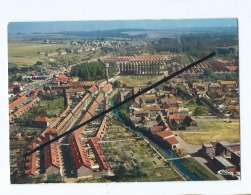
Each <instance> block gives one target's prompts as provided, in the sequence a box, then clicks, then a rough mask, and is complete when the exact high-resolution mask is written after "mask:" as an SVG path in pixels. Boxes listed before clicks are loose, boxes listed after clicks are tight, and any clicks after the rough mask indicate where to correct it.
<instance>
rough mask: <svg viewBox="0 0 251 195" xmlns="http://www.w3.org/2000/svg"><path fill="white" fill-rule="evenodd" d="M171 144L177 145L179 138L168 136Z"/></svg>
mask: <svg viewBox="0 0 251 195" xmlns="http://www.w3.org/2000/svg"><path fill="white" fill-rule="evenodd" d="M165 140H166V141H167V142H168V143H169V144H171V145H175V144H178V143H179V142H178V140H177V139H176V138H175V137H170V138H167V139H165Z"/></svg>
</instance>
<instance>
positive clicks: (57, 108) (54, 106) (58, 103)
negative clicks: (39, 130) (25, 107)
mask: <svg viewBox="0 0 251 195" xmlns="http://www.w3.org/2000/svg"><path fill="white" fill-rule="evenodd" d="M39 106H40V107H43V108H45V109H46V111H47V114H49V115H57V116H58V115H60V114H61V112H63V110H64V97H59V98H57V99H54V100H41V101H40V103H39Z"/></svg>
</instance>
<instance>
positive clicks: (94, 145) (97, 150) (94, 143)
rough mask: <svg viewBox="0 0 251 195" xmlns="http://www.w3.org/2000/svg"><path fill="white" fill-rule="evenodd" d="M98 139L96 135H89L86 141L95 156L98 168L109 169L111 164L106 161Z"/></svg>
mask: <svg viewBox="0 0 251 195" xmlns="http://www.w3.org/2000/svg"><path fill="white" fill-rule="evenodd" d="M98 141H99V139H98V138H97V137H91V138H89V139H88V142H89V144H90V146H91V149H92V151H93V153H94V155H95V158H96V160H97V162H98V164H99V167H100V170H101V171H103V170H111V166H110V164H109V163H108V161H107V159H106V156H105V154H104V151H103V150H102V148H101V146H100V145H99V143H98Z"/></svg>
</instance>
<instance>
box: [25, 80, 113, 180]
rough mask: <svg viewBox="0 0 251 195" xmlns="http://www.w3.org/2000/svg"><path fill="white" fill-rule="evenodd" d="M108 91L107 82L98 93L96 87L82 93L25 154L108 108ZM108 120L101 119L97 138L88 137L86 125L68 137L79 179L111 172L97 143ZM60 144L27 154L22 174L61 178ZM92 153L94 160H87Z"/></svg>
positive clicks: (55, 143)
mask: <svg viewBox="0 0 251 195" xmlns="http://www.w3.org/2000/svg"><path fill="white" fill-rule="evenodd" d="M111 91H112V85H111V84H110V83H108V84H107V85H105V86H104V87H103V88H102V89H101V90H98V87H97V86H95V85H93V86H92V87H90V88H89V89H88V90H86V91H85V93H84V95H83V98H82V99H81V100H80V101H79V103H77V104H76V105H75V106H74V107H73V108H72V109H71V106H69V104H68V106H67V107H66V109H65V110H64V111H63V112H62V114H61V115H60V116H59V117H57V118H56V120H55V121H54V122H53V123H51V124H50V125H49V127H47V128H46V129H45V130H44V131H43V132H42V133H41V135H40V136H39V137H37V138H36V139H35V140H34V141H33V142H31V143H30V144H29V146H28V151H29V150H32V149H34V148H35V147H37V146H39V145H41V144H42V143H45V142H47V141H49V140H51V139H53V138H54V137H56V136H57V135H60V134H62V133H63V132H65V131H67V130H69V129H70V128H71V127H73V126H74V125H75V126H76V125H78V124H81V123H83V122H85V121H87V120H89V119H90V118H92V116H94V115H95V114H96V111H97V110H98V109H99V107H102V109H107V108H108V97H105V96H107V95H108V94H109V93H110V92H111ZM95 97H96V98H95ZM94 98H95V99H94ZM67 99H68V101H70V94H68V95H67ZM103 99H105V101H103ZM102 101H103V102H102ZM83 113H84V114H83ZM107 117H108V116H107V115H106V116H104V117H103V118H102V120H101V123H100V126H99V128H98V129H97V132H96V135H94V136H91V137H90V136H87V135H86V133H85V132H86V130H87V129H86V127H87V125H85V126H82V127H80V128H78V129H77V130H76V131H74V132H73V133H71V134H70V136H69V139H68V142H69V147H70V151H71V156H72V160H73V163H74V168H75V170H76V173H77V177H78V178H91V177H93V176H94V175H95V173H94V172H96V171H102V174H106V175H109V174H110V173H111V168H110V165H109V163H108V162H107V160H106V158H105V156H104V154H103V151H102V149H101V147H100V145H99V144H98V140H99V139H101V138H102V136H103V135H104V129H105V127H106V120H107ZM62 139H63V138H62ZM59 142H61V139H60V140H58V141H55V142H53V143H52V144H50V145H49V146H46V147H44V149H42V150H40V151H38V152H36V153H32V154H31V155H29V156H28V157H27V158H26V160H25V163H26V164H25V173H26V174H28V175H36V174H41V173H46V174H47V175H49V174H52V173H54V174H60V175H62V174H63V169H62V164H63V158H62V154H61V150H60V147H59ZM90 148H91V149H90ZM41 153H42V154H43V155H44V158H41V156H43V155H41ZM91 153H93V154H94V155H95V158H93V159H91V158H90V156H91Z"/></svg>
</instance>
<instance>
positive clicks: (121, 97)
mask: <svg viewBox="0 0 251 195" xmlns="http://www.w3.org/2000/svg"><path fill="white" fill-rule="evenodd" d="M118 95H119V102H123V101H124V100H125V98H124V93H123V92H122V91H119V92H118Z"/></svg>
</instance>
